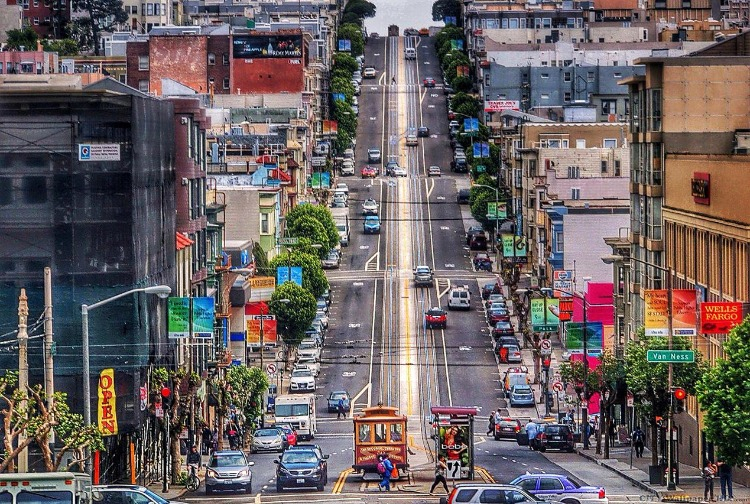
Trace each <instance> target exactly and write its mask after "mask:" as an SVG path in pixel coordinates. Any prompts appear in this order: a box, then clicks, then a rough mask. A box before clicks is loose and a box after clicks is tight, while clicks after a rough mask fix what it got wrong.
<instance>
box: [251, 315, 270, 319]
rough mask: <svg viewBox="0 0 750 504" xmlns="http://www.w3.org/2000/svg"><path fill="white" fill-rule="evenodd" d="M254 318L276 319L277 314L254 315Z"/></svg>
mask: <svg viewBox="0 0 750 504" xmlns="http://www.w3.org/2000/svg"><path fill="white" fill-rule="evenodd" d="M250 318H252V319H253V320H276V315H253V316H252V317H250Z"/></svg>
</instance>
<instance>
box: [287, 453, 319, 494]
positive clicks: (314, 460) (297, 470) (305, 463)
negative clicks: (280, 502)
mask: <svg viewBox="0 0 750 504" xmlns="http://www.w3.org/2000/svg"><path fill="white" fill-rule="evenodd" d="M327 460H328V455H321V454H320V452H319V451H318V450H314V449H306V448H301V447H296V448H293V449H289V450H287V451H286V452H284V454H283V455H281V457H279V460H274V463H275V464H277V466H276V491H277V492H281V491H282V490H283V489H284V488H289V487H315V488H316V489H317V490H318V491H320V492H322V491H323V490H325V486H326V483H328V464H327V462H326V461H327Z"/></svg>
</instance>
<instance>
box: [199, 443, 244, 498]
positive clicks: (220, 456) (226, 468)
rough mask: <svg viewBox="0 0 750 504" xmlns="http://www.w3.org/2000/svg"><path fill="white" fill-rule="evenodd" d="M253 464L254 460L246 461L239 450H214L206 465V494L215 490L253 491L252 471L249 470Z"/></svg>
mask: <svg viewBox="0 0 750 504" xmlns="http://www.w3.org/2000/svg"><path fill="white" fill-rule="evenodd" d="M253 465H255V462H251V461H248V460H247V457H245V454H244V453H243V452H242V451H240V450H221V451H215V452H214V453H213V454H211V458H210V459H209V460H208V465H207V466H206V495H211V494H212V493H214V492H215V491H216V490H220V491H223V490H243V491H244V492H245V493H253V473H252V471H251V470H250V468H251V467H252V466H253Z"/></svg>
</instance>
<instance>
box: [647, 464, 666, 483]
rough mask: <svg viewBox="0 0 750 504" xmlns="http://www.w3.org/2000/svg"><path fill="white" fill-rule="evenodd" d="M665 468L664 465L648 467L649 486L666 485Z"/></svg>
mask: <svg viewBox="0 0 750 504" xmlns="http://www.w3.org/2000/svg"><path fill="white" fill-rule="evenodd" d="M666 471H667V466H666V465H664V464H659V465H650V466H648V482H649V483H650V484H651V485H666V484H667V481H666Z"/></svg>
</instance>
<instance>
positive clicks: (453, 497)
mask: <svg viewBox="0 0 750 504" xmlns="http://www.w3.org/2000/svg"><path fill="white" fill-rule="evenodd" d="M457 490H458V489H457V488H454V489H453V490H451V493H449V494H448V499H446V502H447V503H448V504H453V499H455V497H456V491H457Z"/></svg>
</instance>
